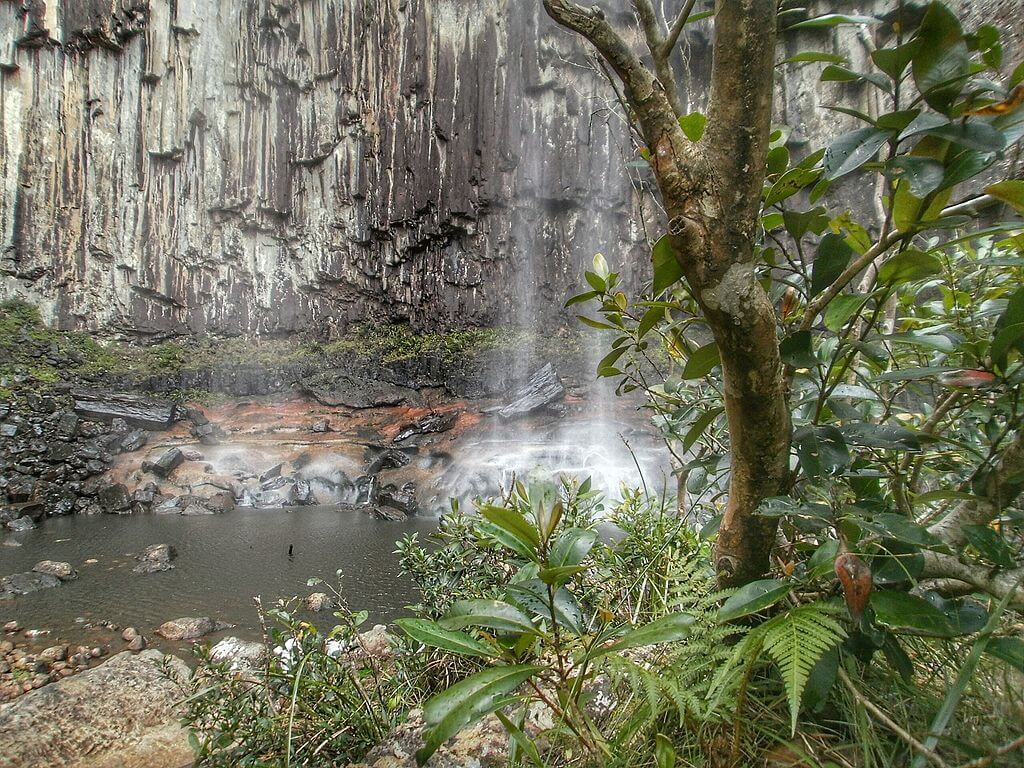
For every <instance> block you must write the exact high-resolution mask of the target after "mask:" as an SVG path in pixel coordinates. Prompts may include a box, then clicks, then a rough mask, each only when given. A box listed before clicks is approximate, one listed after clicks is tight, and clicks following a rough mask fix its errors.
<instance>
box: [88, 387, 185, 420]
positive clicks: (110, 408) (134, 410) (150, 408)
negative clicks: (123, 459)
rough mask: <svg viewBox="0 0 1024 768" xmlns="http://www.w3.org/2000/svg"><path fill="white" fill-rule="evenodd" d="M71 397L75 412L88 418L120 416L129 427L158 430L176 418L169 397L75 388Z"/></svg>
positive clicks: (175, 406)
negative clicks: (161, 398) (166, 398)
mask: <svg viewBox="0 0 1024 768" xmlns="http://www.w3.org/2000/svg"><path fill="white" fill-rule="evenodd" d="M72 397H73V398H74V400H75V413H76V414H78V415H79V416H81V417H82V418H84V419H90V420H92V421H103V422H108V423H109V422H111V421H113V420H114V419H124V420H125V421H126V422H127V423H128V424H129V425H130V426H132V427H137V428H141V429H156V430H160V429H169V428H170V426H171V425H172V424H173V423H174V422H175V421H176V420H177V419H178V406H177V405H176V404H175V403H174V402H173V401H171V400H160V399H157V398H152V397H143V396H142V395H136V394H133V393H130V392H99V391H95V390H79V391H76V392H73V393H72Z"/></svg>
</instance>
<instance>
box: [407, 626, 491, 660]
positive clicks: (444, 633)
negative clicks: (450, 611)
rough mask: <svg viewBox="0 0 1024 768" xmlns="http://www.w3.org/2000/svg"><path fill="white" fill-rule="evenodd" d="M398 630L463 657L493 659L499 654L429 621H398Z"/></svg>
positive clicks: (484, 645) (468, 637) (416, 639)
mask: <svg viewBox="0 0 1024 768" xmlns="http://www.w3.org/2000/svg"><path fill="white" fill-rule="evenodd" d="M395 624H396V625H398V628H399V629H401V630H402V631H403V632H405V634H407V635H408V636H409V637H411V638H412V639H413V640H415V641H416V642H418V643H422V644H423V645H427V646H430V647H431V648H440V649H441V650H442V651H449V652H451V653H457V654H459V655H461V656H479V657H482V658H493V657H495V656H496V655H497V654H496V653H495V651H494V649H493V648H491V647H490V646H488V645H486V644H484V643H482V642H480V641H479V640H476V639H475V638H472V637H470V636H469V635H467V634H464V633H462V632H454V631H452V630H449V629H445V628H444V627H442V626H441V625H440V624H437V623H435V622H433V621H430V620H429V619H398V620H397V621H395Z"/></svg>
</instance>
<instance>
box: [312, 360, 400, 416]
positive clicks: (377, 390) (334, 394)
mask: <svg viewBox="0 0 1024 768" xmlns="http://www.w3.org/2000/svg"><path fill="white" fill-rule="evenodd" d="M298 388H299V389H300V390H301V391H302V392H304V393H305V394H307V395H309V396H310V397H312V398H313V399H314V400H316V401H317V402H318V403H321V404H322V405H328V406H331V407H338V406H345V407H346V408H379V407H383V406H389V405H400V404H401V403H405V402H416V401H418V400H419V393H418V392H417V391H416V390H415V389H409V388H408V387H400V386H397V385H395V384H390V383H389V382H386V381H380V380H379V379H368V378H364V377H362V376H354V375H352V374H351V373H348V372H347V371H345V370H342V369H340V368H335V369H332V370H327V371H321V372H319V373H317V374H314V375H313V376H307V377H306V378H303V379H300V380H299V382H298Z"/></svg>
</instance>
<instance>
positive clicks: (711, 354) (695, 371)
mask: <svg viewBox="0 0 1024 768" xmlns="http://www.w3.org/2000/svg"><path fill="white" fill-rule="evenodd" d="M720 362H721V357H720V356H719V352H718V344H716V343H715V342H711V343H710V344H705V345H704V346H703V347H701V348H700V349H697V350H694V352H693V354H692V355H690V357H689V359H688V360H687V361H686V365H685V366H684V367H683V372H682V373H681V374H680V376H681V377H682V378H683V379H686V380H690V379H699V378H702V377H703V376H707V375H708V374H709V373H711V371H712V370H713V369H714V367H715V366H716V365H718V364H719V363H720Z"/></svg>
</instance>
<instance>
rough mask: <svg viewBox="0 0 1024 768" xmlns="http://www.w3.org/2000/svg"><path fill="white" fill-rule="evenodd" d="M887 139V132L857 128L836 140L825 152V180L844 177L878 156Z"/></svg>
mask: <svg viewBox="0 0 1024 768" xmlns="http://www.w3.org/2000/svg"><path fill="white" fill-rule="evenodd" d="M888 139H889V132H888V131H883V130H880V129H878V128H858V129H857V130H855V131H850V132H849V133H846V134H843V135H842V136H840V137H839V138H838V139H836V140H835V141H834V142H833V143H832V145H831V146H830V147H829V148H828V150H827V151H826V152H825V161H824V164H825V179H827V180H829V181H832V180H834V179H838V178H839V177H840V176H845V175H846V174H848V173H851V172H853V171H855V170H857V169H858V168H860V167H861V166H862V165H864V163H866V162H868V161H869V160H871V159H873V158H874V157H875V155H877V154H878V150H879V149H881V148H882V147H883V146H884V145H885V142H886V141H887V140H888Z"/></svg>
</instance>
